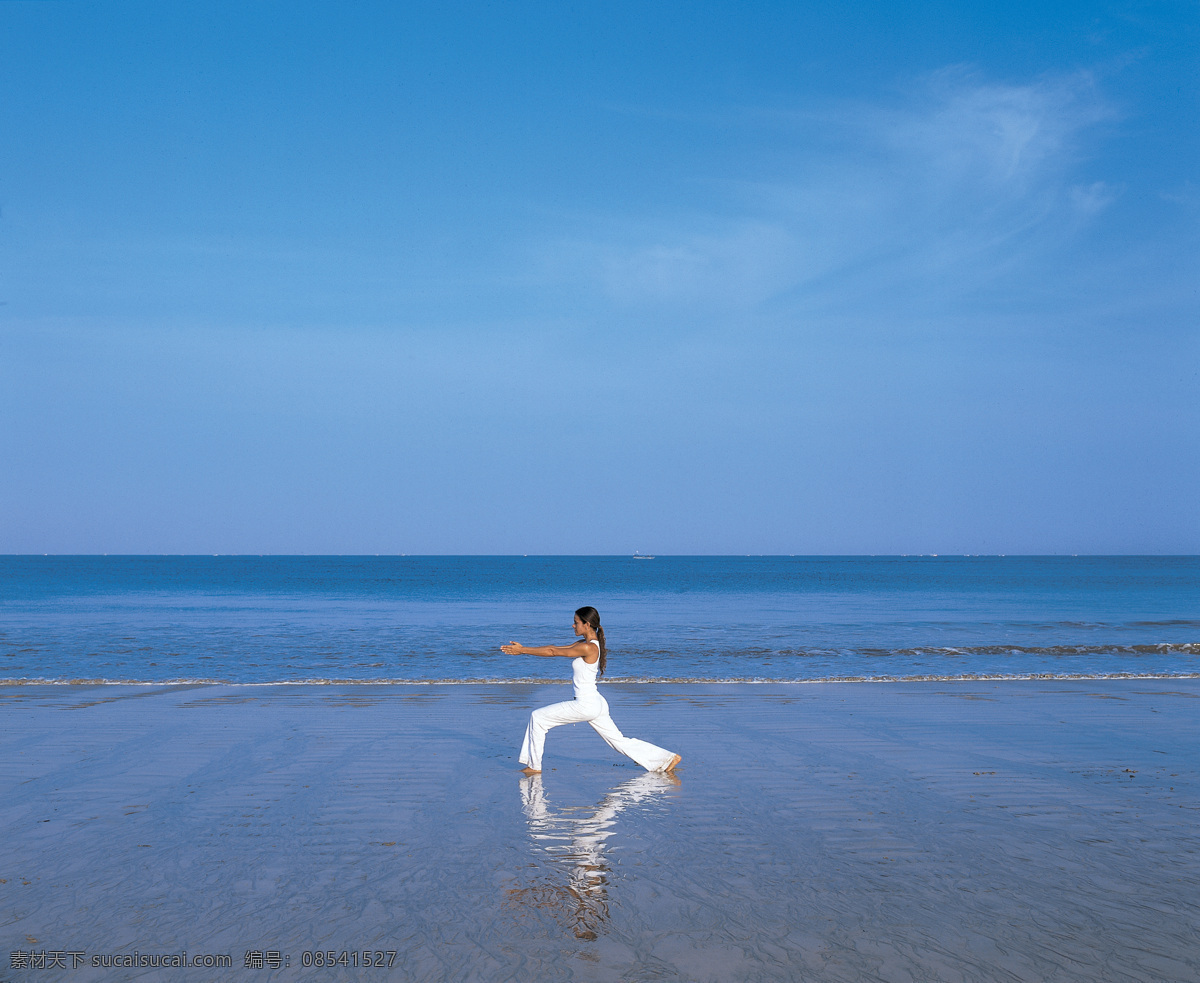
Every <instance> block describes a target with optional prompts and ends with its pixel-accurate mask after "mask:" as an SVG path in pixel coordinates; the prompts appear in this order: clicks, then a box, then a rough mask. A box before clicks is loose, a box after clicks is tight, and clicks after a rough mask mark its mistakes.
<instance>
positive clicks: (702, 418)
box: [0, 0, 1200, 553]
mask: <svg viewBox="0 0 1200 983" xmlns="http://www.w3.org/2000/svg"><path fill="white" fill-rule="evenodd" d="M997 8H1000V9H997ZM1198 53H1200V6H1198V5H1197V4H1196V3H1195V2H1187V3H1183V2H1172V3H1103V2H1089V3H1075V4H1065V3H1059V4H1055V3H1045V2H1040V3H1012V4H1003V5H996V4H990V3H989V4H984V3H961V2H956V3H920V2H918V3H910V2H906V3H899V2H896V3H863V2H856V3H844V4H838V3H826V4H815V5H810V4H800V3H766V2H764V3H754V4H744V3H743V4H735V3H732V2H726V3H711V2H709V3H705V2H687V3H646V2H644V0H643V2H640V3H624V2H603V3H601V2H596V3H563V2H558V3H522V2H514V3H510V4H492V3H486V4H485V3H477V4H474V3H437V4H434V3H421V4H416V3H412V4H404V3H400V4H397V3H387V4H373V3H356V4H334V3H317V4H314V3H305V2H289V3H258V2H249V3H246V2H240V3H236V4H234V3H218V2H207V3H179V4H174V3H172V4H162V3H82V2H62V3H43V2H37V3H24V2H11V0H9V2H0V461H2V462H3V480H0V552H36V553H42V552H50V553H74V552H97V553H98V552H109V553H118V552H120V553H179V552H183V553H218V552H220V553H229V552H234V553H239V552H240V553H262V552H267V553H626V552H632V551H634V550H640V551H642V552H660V553H929V552H936V553H1109V552H1117V553H1120V552H1134V553H1137V552H1165V553H1197V552H1200V507H1198V505H1197V502H1198V501H1200V496H1198V495H1197V493H1196V488H1197V487H1198V486H1200V409H1198V406H1200V399H1197V396H1196V393H1197V390H1198V382H1200V378H1198V375H1200V373H1198V368H1200V321H1198V317H1197V315H1198V313H1200V263H1198V259H1200V235H1198V233H1200V173H1198V163H1200V113H1198V111H1197V110H1198V104H1200V98H1198V89H1197V78H1198V77H1200V74H1198V72H1197V69H1198V68H1200V54H1198Z"/></svg>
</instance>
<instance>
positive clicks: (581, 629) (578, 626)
mask: <svg viewBox="0 0 1200 983" xmlns="http://www.w3.org/2000/svg"><path fill="white" fill-rule="evenodd" d="M575 634H576V635H583V634H586V631H585V626H584V624H583V622H582V621H580V620H579V615H575Z"/></svg>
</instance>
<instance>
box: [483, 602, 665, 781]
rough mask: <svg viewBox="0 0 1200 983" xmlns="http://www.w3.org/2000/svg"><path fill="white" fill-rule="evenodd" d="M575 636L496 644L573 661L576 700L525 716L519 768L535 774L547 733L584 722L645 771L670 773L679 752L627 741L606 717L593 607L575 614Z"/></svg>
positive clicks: (600, 640) (603, 653) (602, 652)
mask: <svg viewBox="0 0 1200 983" xmlns="http://www.w3.org/2000/svg"><path fill="white" fill-rule="evenodd" d="M575 634H576V635H578V636H580V638H579V641H577V642H575V643H574V644H573V645H541V646H538V647H536V648H530V647H528V646H525V645H522V644H520V642H509V643H508V644H507V645H501V646H500V651H502V652H505V653H507V654H508V655H540V656H545V657H555V656H562V657H564V658H567V659H571V660H572V662H571V666H572V682H573V683H574V684H575V699H573V700H568V701H566V702H565V703H554V704H552V705H550V706H548V707H542V708H541V709H540V710H534V711H533V713H532V714H531V715H530V717H529V726H528V727H527V728H526V730H525V741H524V743H523V744H522V745H521V756H520V761H521V764H523V765H525V768H524V771H525V774H527V775H533V774H536V773H537V772H540V771H541V770H542V747H543V746H544V745H545V743H546V731H548V730H549V729H550V728H551V727H557V726H559V725H560V724H574V723H579V722H581V721H584V720H586V721H587V722H588V723H589V724H591V725H592V728H593V729H594V730H595V731H596V733H597V734H599V735H600V736H601V737H603V738H604V740H605V741H606V742H608V746H609V747H611V748H613V749H614V750H616V751H620V752H621V753H622V754H624V755H626V756H627V757H630V758H632V759H633V760H634V761H636V762H637V763H638V764H639V765H641V766H642V767H643V768H645V769H646V770H647V771H672V770H673V769H674V768H675V766H676V765H677V764H679V762H680V761H681V760H682V759H681V758H680V756H679V755H678V754H674V753H672V752H671V751H664V750H663V749H662V748H660V747H655V746H654V745H653V744H650V743H648V742H646V741H639V740H637V739H636V738H633V737H626V736H625V735H624V734H622V733H621V732H620V731H619V730H618V729H617V725H616V724H614V723H613V721H612V717H610V716H609V715H608V703H607V701H606V700H605V699H604V697H603V696H601V695H600V691H599V690H598V689H597V688H596V679H597V678H598V677H599V676H601V675H603V674H604V664H605V662H606V661H607V655H608V648H607V646H606V645H605V644H604V629H603V628H601V627H600V615H599V613H598V612H597V611H596V609H595V608H588V607H584V608H580V609H579V610H578V611H576V612H575Z"/></svg>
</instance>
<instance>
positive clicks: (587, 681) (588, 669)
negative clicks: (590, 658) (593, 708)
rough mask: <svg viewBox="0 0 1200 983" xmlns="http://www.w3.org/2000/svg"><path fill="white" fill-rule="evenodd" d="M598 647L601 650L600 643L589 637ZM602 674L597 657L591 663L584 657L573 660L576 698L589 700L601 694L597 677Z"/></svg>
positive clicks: (572, 672)
mask: <svg viewBox="0 0 1200 983" xmlns="http://www.w3.org/2000/svg"><path fill="white" fill-rule="evenodd" d="M588 641H590V642H591V643H592V644H593V645H595V646H596V649H597V650H599V648H600V643H599V642H598V641H597V640H596V639H594V638H590V639H588ZM599 675H600V660H599V659H597V660H596V661H595V662H593V663H592V664H591V665H589V664H588V663H586V662H584V661H583V658H582V657H580V658H578V659H572V660H571V682H572V683H573V684H574V686H575V699H577V700H587V699H591V698H594V697H597V696H599V695H600V691H599V690H598V689H596V679H597V678H598V677H599Z"/></svg>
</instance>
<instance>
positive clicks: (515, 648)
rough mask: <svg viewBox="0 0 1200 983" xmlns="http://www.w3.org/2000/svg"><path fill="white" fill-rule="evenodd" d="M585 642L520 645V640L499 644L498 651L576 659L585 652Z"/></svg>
mask: <svg viewBox="0 0 1200 983" xmlns="http://www.w3.org/2000/svg"><path fill="white" fill-rule="evenodd" d="M587 644H588V643H587V642H584V641H580V642H576V643H575V644H574V645H537V646H529V645H522V644H521V643H520V642H509V643H508V644H507V645H501V646H500V651H501V652H503V653H505V654H506V655H540V656H543V657H545V658H553V657H554V656H562V657H563V658H567V659H577V658H579V656H581V655H586V654H587V649H586V648H585V646H586V645H587Z"/></svg>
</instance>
